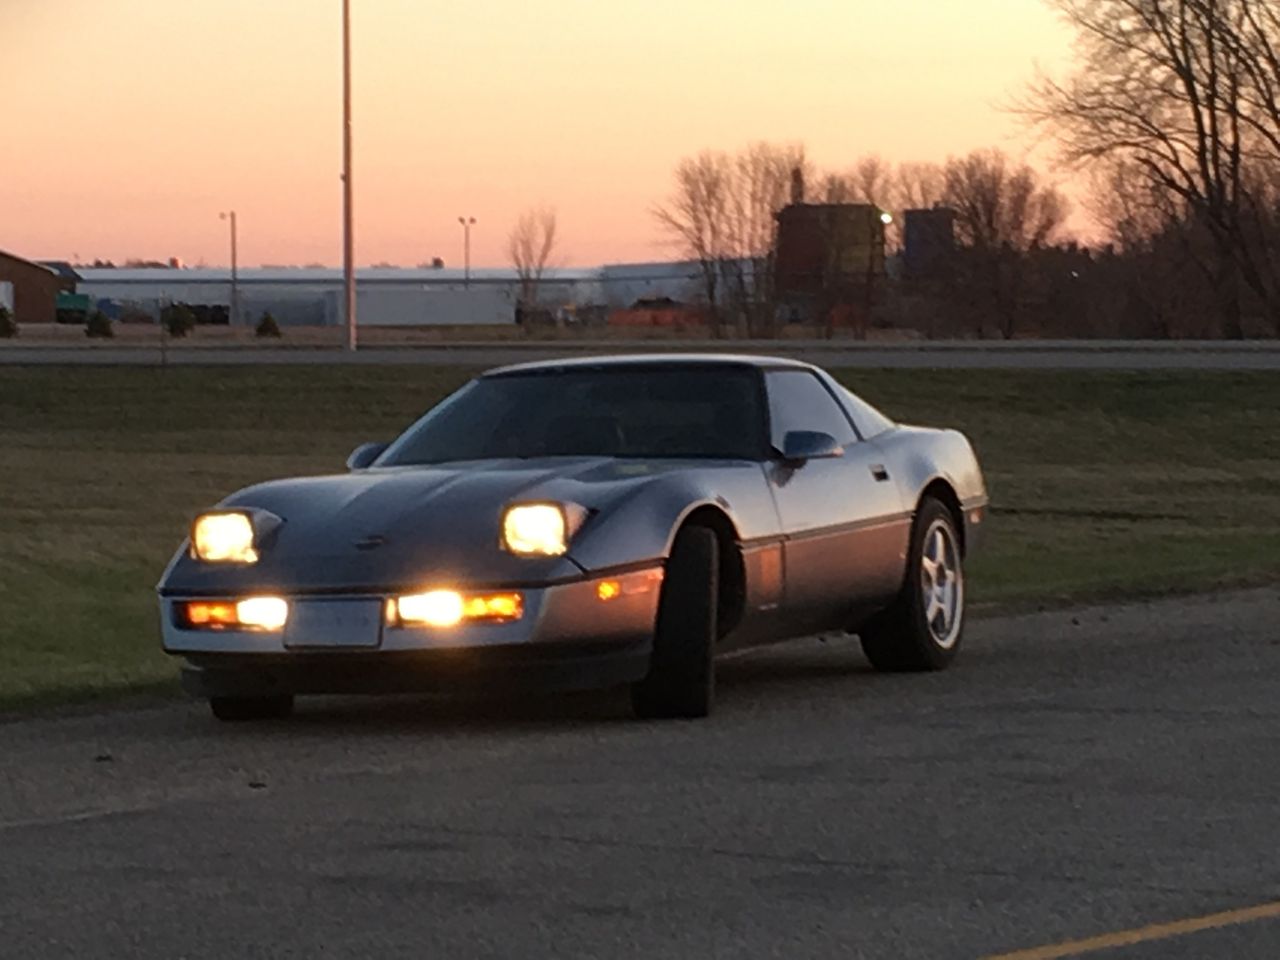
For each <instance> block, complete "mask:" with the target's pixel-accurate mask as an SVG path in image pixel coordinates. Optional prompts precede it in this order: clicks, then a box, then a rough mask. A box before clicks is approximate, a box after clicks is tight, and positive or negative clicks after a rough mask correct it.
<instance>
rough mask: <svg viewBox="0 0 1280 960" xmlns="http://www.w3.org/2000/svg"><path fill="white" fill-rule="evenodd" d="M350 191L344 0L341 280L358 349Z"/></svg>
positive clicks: (350, 342)
mask: <svg viewBox="0 0 1280 960" xmlns="http://www.w3.org/2000/svg"><path fill="white" fill-rule="evenodd" d="M351 193H352V191H351V0H342V282H343V290H344V298H345V301H346V321H347V349H348V350H355V348H356V274H355V236H354V233H353V231H352V213H351Z"/></svg>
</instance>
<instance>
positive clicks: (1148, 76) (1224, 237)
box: [1023, 0, 1280, 336]
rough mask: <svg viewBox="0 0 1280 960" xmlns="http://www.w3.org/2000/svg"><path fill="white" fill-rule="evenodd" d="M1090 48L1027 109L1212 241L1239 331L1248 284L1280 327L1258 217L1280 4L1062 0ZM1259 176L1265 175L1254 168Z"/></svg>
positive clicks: (1279, 78)
mask: <svg viewBox="0 0 1280 960" xmlns="http://www.w3.org/2000/svg"><path fill="white" fill-rule="evenodd" d="M1052 2H1053V4H1054V6H1056V7H1057V8H1058V9H1059V11H1060V12H1061V13H1062V15H1063V17H1064V18H1065V19H1066V21H1067V22H1068V23H1069V24H1070V25H1071V26H1072V27H1074V28H1075V30H1076V33H1077V36H1078V40H1079V42H1078V48H1079V51H1080V60H1079V65H1078V67H1077V69H1076V72H1075V73H1074V74H1073V75H1072V76H1071V77H1070V78H1069V79H1068V80H1066V81H1065V82H1058V81H1055V80H1052V79H1049V78H1041V80H1040V81H1038V83H1037V84H1036V85H1035V86H1034V87H1033V89H1032V91H1031V95H1030V97H1029V98H1028V100H1027V102H1026V103H1025V104H1023V110H1024V112H1025V114H1026V115H1027V116H1028V118H1029V119H1030V120H1031V121H1032V122H1033V123H1036V124H1040V125H1044V126H1047V127H1048V128H1049V129H1051V130H1052V131H1054V132H1055V133H1057V134H1058V135H1059V137H1060V138H1061V144H1062V151H1063V154H1064V157H1065V159H1066V160H1067V161H1069V162H1071V163H1074V164H1077V165H1081V166H1083V165H1094V164H1097V163H1098V162H1100V161H1102V162H1110V163H1114V164H1117V165H1123V166H1124V167H1125V168H1126V169H1129V170H1133V171H1136V172H1137V173H1138V174H1139V175H1140V176H1142V177H1143V179H1144V180H1145V181H1146V182H1147V183H1148V184H1149V186H1150V188H1151V191H1152V193H1153V194H1156V195H1159V196H1162V197H1165V198H1168V199H1166V200H1165V201H1164V202H1166V203H1168V202H1170V201H1173V200H1176V201H1177V202H1178V203H1179V204H1181V205H1183V206H1185V210H1186V212H1187V215H1188V216H1189V217H1190V218H1192V219H1193V220H1195V221H1196V223H1197V224H1199V225H1201V226H1202V228H1203V230H1204V231H1205V232H1206V233H1207V235H1208V236H1209V237H1210V238H1211V240H1212V257H1211V262H1210V263H1209V264H1208V265H1207V272H1208V276H1209V279H1210V281H1211V282H1212V283H1213V285H1214V287H1215V289H1216V290H1217V292H1218V302H1219V309H1220V312H1221V314H1222V316H1223V320H1224V325H1225V329H1226V332H1227V334H1228V335H1229V336H1241V335H1242V326H1241V304H1240V298H1239V294H1240V282H1241V281H1243V282H1244V284H1245V285H1246V286H1247V287H1248V289H1249V290H1251V291H1252V292H1253V294H1254V295H1255V297H1256V298H1257V300H1258V302H1259V303H1260V304H1261V305H1262V307H1263V309H1264V311H1265V312H1266V313H1267V315H1268V316H1269V317H1270V319H1271V322H1272V324H1273V325H1274V326H1275V328H1276V329H1277V330H1280V272H1277V269H1276V265H1275V262H1274V260H1273V259H1272V257H1271V256H1270V255H1269V250H1270V249H1271V248H1270V247H1268V246H1267V245H1266V244H1265V243H1262V244H1261V245H1260V238H1259V236H1258V231H1257V230H1256V229H1252V225H1255V224H1258V223H1262V222H1266V220H1267V219H1268V217H1269V214H1265V209H1266V205H1267V201H1266V200H1265V199H1264V198H1259V197H1256V196H1254V190H1255V189H1256V184H1258V183H1265V182H1267V181H1268V180H1269V179H1270V177H1271V173H1270V171H1274V170H1275V169H1276V168H1277V166H1280V6H1278V5H1277V4H1276V3H1275V2H1274V0H1052ZM1251 170H1260V171H1262V172H1254V173H1251Z"/></svg>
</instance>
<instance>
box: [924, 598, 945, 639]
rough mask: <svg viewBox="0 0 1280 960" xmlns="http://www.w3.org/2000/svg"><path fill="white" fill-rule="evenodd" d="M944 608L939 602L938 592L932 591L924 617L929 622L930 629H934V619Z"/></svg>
mask: <svg viewBox="0 0 1280 960" xmlns="http://www.w3.org/2000/svg"><path fill="white" fill-rule="evenodd" d="M941 609H942V604H941V603H939V602H938V594H937V593H936V592H930V594H929V602H928V603H927V604H925V608H924V619H925V622H926V623H928V624H929V629H931V630H932V629H933V621H934V619H935V618H936V617H937V616H938V612H939V611H940V610H941Z"/></svg>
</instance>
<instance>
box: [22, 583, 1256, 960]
mask: <svg viewBox="0 0 1280 960" xmlns="http://www.w3.org/2000/svg"><path fill="white" fill-rule="evenodd" d="M1278 623H1280V590H1259V591H1252V592H1247V593H1239V594H1234V595H1229V596H1223V597H1218V598H1202V599H1193V600H1181V601H1163V602H1160V603H1155V604H1136V605H1131V606H1127V607H1118V608H1095V609H1090V610H1084V611H1079V612H1076V613H1074V614H1073V613H1071V612H1065V613H1060V612H1054V613H1041V614H1033V615H1028V616H1023V617H1018V618H1009V619H1001V620H988V621H983V622H976V623H974V624H972V625H971V632H970V636H969V638H968V642H969V648H968V649H967V650H966V651H965V655H964V656H963V658H962V660H961V661H960V662H959V663H958V664H957V665H956V667H955V668H954V669H952V670H950V671H947V672H945V673H942V674H936V675H921V676H880V675H876V674H874V673H872V672H870V671H869V668H867V667H866V665H865V664H864V661H863V660H862V658H861V655H860V654H859V653H858V651H857V649H856V646H855V645H852V644H850V643H849V642H848V641H845V640H842V641H840V642H834V643H827V644H823V643H820V642H819V641H816V640H808V641H802V642H800V643H797V644H793V645H789V646H787V647H782V648H774V649H771V650H767V651H761V652H757V653H754V654H750V655H748V656H744V657H741V658H739V659H736V660H732V661H729V662H727V663H725V664H724V665H723V667H722V672H721V676H722V678H723V681H722V685H721V701H720V704H719V711H718V713H717V714H716V716H715V717H714V718H712V719H711V720H708V721H705V722H696V723H637V722H634V721H631V720H630V719H628V718H627V713H626V705H625V700H624V698H623V697H622V696H621V695H620V694H618V693H605V694H592V695H584V696H579V697H573V698H546V699H537V700H530V701H525V702H520V703H514V704H512V703H506V704H497V703H489V704H484V703H462V704H459V703H443V702H440V701H433V700H421V699H408V700H396V701H365V700H324V701H319V702H316V703H312V704H309V705H304V708H303V710H302V711H301V713H300V714H299V716H298V717H296V718H295V719H294V720H293V721H290V722H284V723H274V724H267V725H261V726H236V727H229V726H221V725H218V724H216V723H215V722H214V721H212V720H211V719H210V718H209V717H208V716H207V714H206V712H205V711H204V709H203V708H202V707H200V706H199V705H195V704H186V703H183V704H166V705H159V706H148V707H137V708H132V709H117V710H115V711H109V712H87V711H81V712H79V713H74V714H72V715H65V714H64V715H45V716H34V717H31V716H28V717H19V718H16V719H15V718H9V719H8V720H7V721H5V722H0V763H2V768H0V771H2V772H0V956H3V957H5V958H6V960H16V958H27V957H38V958H50V957H72V956H74V957H95V958H96V957H104V958H105V957H126V956H127V957H139V958H151V957H155V958H164V960H173V958H178V957H187V958H197V957H199V958H205V957H209V958H214V957H217V958H226V957H271V958H276V957H378V958H399V957H404V958H410V957H412V958H415V960H418V958H423V957H442V958H445V957H447V958H451V960H452V958H506V957H535V958H536V957H592V958H605V957H608V958H614V957H618V958H628V957H646V958H653V957H691V958H693V957H696V958H712V957H733V958H739V957H786V958H800V957H805V958H807V957H839V958H842V960H848V958H858V957H886V958H912V957H927V958H939V957H944V958H945V957H980V956H986V955H992V954H1003V953H1008V952H1010V951H1014V950H1021V949H1026V948H1032V947H1037V946H1041V945H1047V944H1054V943H1059V942H1061V941H1064V940H1073V939H1077V938H1082V937H1090V936H1094V935H1099V934H1104V933H1107V932H1110V931H1121V930H1126V929H1131V928H1137V927H1143V926H1146V925H1148V924H1159V923H1165V922H1169V921H1178V920H1182V919H1185V918H1192V917H1198V916H1202V915H1206V914H1212V913H1216V912H1218V911H1228V910H1234V909H1237V908H1243V907H1250V906H1254V905H1258V904H1274V903H1275V902H1276V901H1277V900H1280V864H1278V863H1277V851H1280V819H1278V818H1277V816H1276V810H1277V796H1280V763H1277V757H1280V704H1278V703H1277V680H1276V678H1277V677H1278V676H1280V631H1278V629H1277V624H1278ZM1230 919H1231V918H1230V917H1228V920H1227V921H1223V922H1228V921H1230ZM1236 919H1237V920H1238V919H1239V917H1237V918H1236ZM1166 932H1167V931H1166ZM1156 935H1160V931H1159V930H1157V931H1156ZM1059 955H1073V956H1074V955H1077V954H1075V953H1071V954H1062V953H1060V952H1059V953H1054V952H1044V951H1041V952H1040V953H1035V954H1025V955H1024V956H1027V957H1037V958H1044V957H1049V956H1059ZM1091 955H1092V956H1099V957H1104V958H1113V960H1114V958H1119V960H1138V958H1142V960H1147V958H1192V957H1196V958H1201V957H1216V956H1222V957H1232V958H1253V957H1258V958H1274V957H1276V956H1280V911H1278V910H1274V909H1273V910H1272V913H1271V914H1270V915H1268V916H1264V917H1261V918H1256V919H1254V920H1253V921H1252V922H1241V923H1233V924H1231V925H1227V926H1221V927H1218V928H1216V929H1211V930H1206V931H1202V932H1199V933H1195V934H1193V935H1189V936H1181V937H1174V938H1172V939H1160V940H1155V941H1149V942H1146V943H1144V944H1140V945H1137V946H1133V947H1128V948H1121V949H1116V950H1110V951H1103V952H1100V953H1096V954H1091Z"/></svg>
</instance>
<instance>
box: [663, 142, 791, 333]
mask: <svg viewBox="0 0 1280 960" xmlns="http://www.w3.org/2000/svg"><path fill="white" fill-rule="evenodd" d="M806 166H807V165H806V162H805V158H804V150H803V148H801V147H799V146H780V145H776V144H769V143H753V144H750V145H748V146H747V147H745V148H744V149H742V150H741V151H739V152H738V153H737V154H734V155H732V156H731V155H728V154H725V153H720V152H715V151H707V152H704V153H701V154H698V155H697V156H695V157H690V158H687V159H685V160H682V161H681V162H680V164H679V166H677V167H676V174H675V180H676V183H675V189H674V190H673V192H672V194H671V196H670V197H669V198H668V200H667V202H666V203H665V204H661V205H659V206H657V207H655V208H654V210H653V215H654V217H655V219H656V220H657V221H658V223H659V225H660V226H662V227H663V229H664V230H665V231H666V232H667V234H668V236H669V237H670V238H671V239H672V241H673V242H674V243H675V244H676V245H677V246H678V247H679V249H681V250H682V251H683V252H684V254H685V255H686V256H689V257H690V258H692V259H695V260H697V261H698V263H699V266H700V272H701V275H702V284H703V292H704V295H705V296H706V299H707V305H708V307H709V309H710V310H711V313H712V323H713V325H714V329H713V332H714V333H715V335H717V336H719V335H720V332H721V323H722V321H723V319H724V314H725V313H726V312H727V313H729V314H730V315H731V316H732V318H733V319H734V320H741V321H743V322H745V323H746V326H747V329H748V332H750V333H752V334H769V333H772V332H773V330H774V314H775V302H774V299H775V298H774V289H773V282H774V270H773V263H774V259H773V258H774V249H775V244H774V240H775V237H776V233H777V223H776V220H775V215H776V214H777V212H778V210H780V209H781V208H782V207H783V206H784V205H786V203H787V200H788V196H789V194H790V190H791V184H792V176H793V173H794V171H795V170H796V168H797V167H798V168H800V169H801V171H802V175H803V172H804V171H805V170H806Z"/></svg>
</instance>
